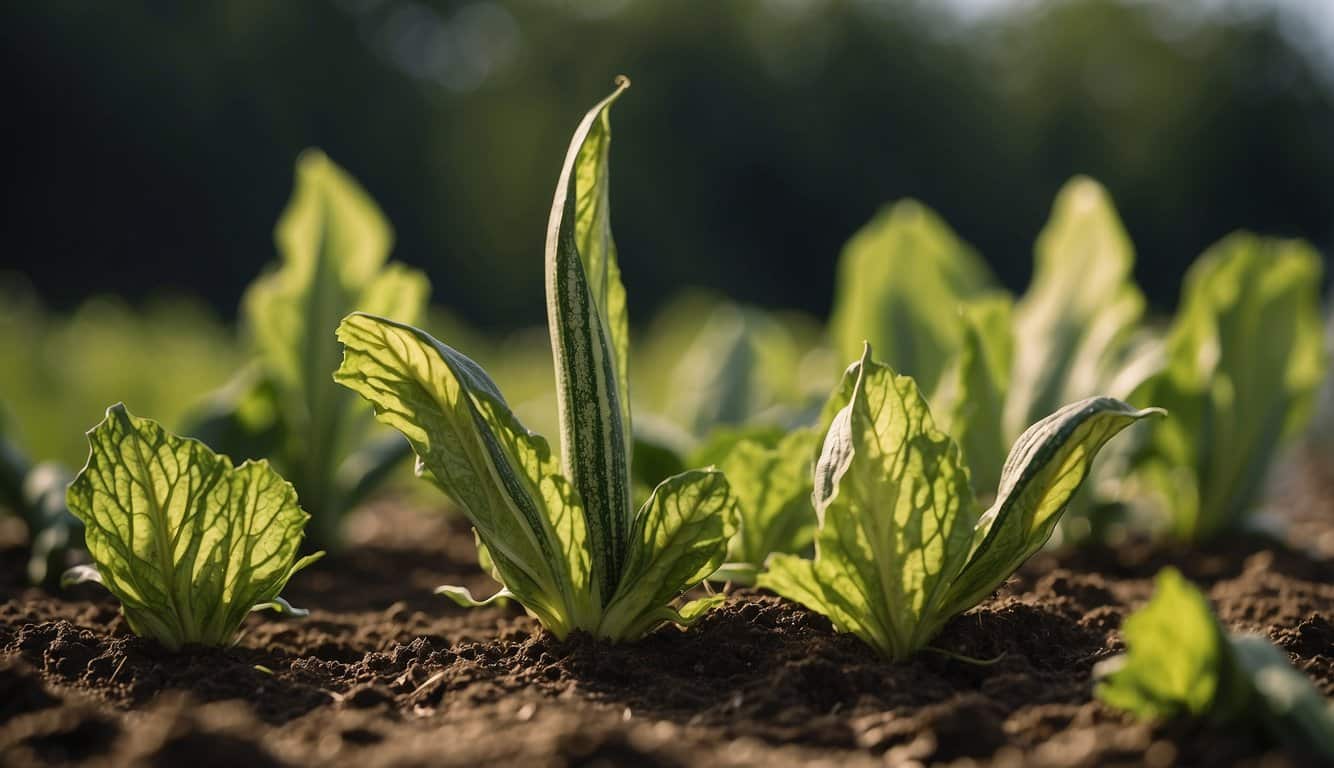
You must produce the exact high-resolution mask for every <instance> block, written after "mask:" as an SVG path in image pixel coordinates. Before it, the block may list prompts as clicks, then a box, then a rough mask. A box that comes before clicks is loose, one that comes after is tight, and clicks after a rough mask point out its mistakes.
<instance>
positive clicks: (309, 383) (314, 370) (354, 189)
mask: <svg viewBox="0 0 1334 768" xmlns="http://www.w3.org/2000/svg"><path fill="white" fill-rule="evenodd" d="M275 237H276V240H277V245H278V251H279V253H280V255H281V257H282V261H281V263H280V265H279V267H278V268H277V269H274V270H273V271H271V272H269V273H268V274H266V275H264V276H262V277H261V278H260V279H258V280H257V281H255V283H253V284H252V285H251V287H250V289H249V290H248V291H247V292H246V295H245V298H244V301H243V304H242V310H243V314H244V318H245V321H246V325H247V328H248V330H249V333H250V335H251V337H252V339H253V343H254V346H255V349H256V351H257V352H258V353H259V357H260V359H261V361H262V363H263V369H264V376H265V377H267V378H269V379H271V380H272V384H273V387H274V388H275V390H276V393H277V395H278V403H279V404H280V410H281V414H282V420H283V425H284V427H285V430H284V435H283V437H284V440H285V445H283V446H282V448H281V450H279V451H278V452H277V455H276V458H280V459H282V461H281V464H282V465H283V468H284V469H285V471H287V472H288V473H289V474H290V476H291V477H292V480H293V482H294V483H295V484H296V486H297V487H298V488H299V489H300V490H301V493H302V497H303V499H304V500H305V503H306V505H307V507H308V508H309V509H311V510H312V512H313V513H314V516H315V525H314V528H313V530H312V533H313V534H314V535H315V536H316V538H317V539H319V540H320V541H321V543H325V544H333V543H336V541H337V537H338V523H339V518H340V516H341V514H342V512H343V511H344V509H345V508H346V501H345V499H344V498H342V494H343V490H344V489H340V488H338V487H337V485H336V479H335V475H336V473H337V471H338V466H339V464H340V463H341V462H342V461H343V458H344V456H345V454H346V453H347V451H349V450H350V449H351V447H352V446H353V445H355V444H356V443H358V442H360V440H361V439H362V438H364V437H365V435H366V427H367V426H368V421H367V420H368V417H366V416H364V414H363V413H360V412H358V411H357V410H356V407H357V405H358V403H357V400H356V398H353V397H351V396H350V395H349V393H347V392H345V391H343V390H341V389H339V388H338V387H337V386H335V385H334V384H333V382H331V381H330V380H329V372H330V371H332V370H333V369H334V368H336V367H337V366H338V360H339V350H338V345H337V344H336V343H335V342H334V339H333V338H332V337H331V336H330V335H329V329H331V328H335V327H337V325H338V322H339V321H340V320H342V318H343V316H344V315H346V314H348V313H349V312H352V311H354V310H362V311H365V312H369V313H373V314H378V315H392V316H394V317H396V318H399V319H400V320H403V321H404V322H409V323H411V322H416V320H417V318H418V316H419V315H420V314H421V313H422V311H423V310H424V308H425V304H426V297H427V293H428V291H429V284H428V282H427V280H426V277H425V276H424V275H423V274H421V273H420V272H417V271H416V270H412V269H408V268H406V267H404V266H403V265H401V264H394V263H390V264H386V259H387V258H388V255H389V250H390V248H391V246H392V242H393V233H392V231H391V229H390V227H389V224H388V222H387V221H386V220H385V218H384V216H383V215H382V214H381V213H380V211H379V209H378V208H377V207H376V206H375V203H374V202H373V201H372V200H371V199H370V197H369V196H368V195H367V194H366V192H365V191H364V190H363V189H362V188H361V187H360V186H359V185H358V184H357V183H356V182H355V181H354V180H353V179H352V177H351V176H349V175H348V174H347V173H346V172H345V171H343V170H342V169H341V168H339V167H338V166H337V165H335V164H334V163H333V162H332V161H331V160H329V158H328V157H326V156H325V155H324V154H323V153H321V152H319V151H316V150H308V151H306V152H304V153H302V155H301V157H300V158H299V159H298V160H297V167H296V188H295V190H294V191H293V194H292V199H291V202H290V203H289V204H288V206H287V210H286V211H284V213H283V215H282V218H281V220H280V221H279V222H278V227H277V230H276V233H275Z"/></svg>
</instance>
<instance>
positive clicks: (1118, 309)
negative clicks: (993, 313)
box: [1005, 177, 1144, 435]
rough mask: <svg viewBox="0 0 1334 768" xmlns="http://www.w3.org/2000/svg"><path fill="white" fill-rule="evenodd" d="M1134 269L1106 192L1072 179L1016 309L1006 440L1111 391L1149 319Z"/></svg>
mask: <svg viewBox="0 0 1334 768" xmlns="http://www.w3.org/2000/svg"><path fill="white" fill-rule="evenodd" d="M1134 264H1135V254H1134V249H1133V248H1132V246H1131V244H1130V239H1129V237H1127V235H1126V232H1125V228H1124V227H1123V226H1122V225H1121V221H1120V219H1119V218H1118V217H1117V215H1116V209H1115V208H1113V207H1112V203H1111V200H1110V199H1109V198H1108V196H1107V191H1106V190H1105V189H1103V187H1102V185H1100V184H1098V183H1097V182H1096V181H1093V180H1092V179H1089V178H1085V177H1075V178H1074V179H1072V180H1070V182H1068V183H1067V184H1066V185H1065V186H1064V187H1062V188H1061V191H1060V193H1058V194H1057V196H1056V202H1055V204H1054V205H1053V207H1052V213H1051V219H1050V221H1049V222H1048V223H1047V226H1046V227H1045V228H1044V229H1043V230H1042V233H1041V234H1040V235H1039V236H1038V241H1037V246H1036V263H1035V266H1034V274H1033V282H1032V283H1031V285H1030V286H1029V288H1028V292H1027V293H1025V294H1024V296H1023V298H1022V299H1021V300H1020V301H1019V303H1018V304H1017V305H1016V306H1015V309H1014V337H1015V342H1016V343H1015V352H1014V354H1015V357H1014V366H1013V381H1012V382H1011V386H1010V396H1009V399H1008V401H1007V403H1006V411H1005V431H1006V434H1007V435H1017V434H1019V433H1020V432H1021V431H1023V429H1024V428H1025V427H1026V426H1027V425H1029V424H1032V423H1033V422H1034V421H1036V420H1037V419H1039V418H1040V417H1041V416H1043V415H1044V414H1048V413H1051V412H1052V411H1054V410H1056V409H1057V408H1058V407H1060V406H1061V405H1062V404H1064V403H1070V402H1073V401H1075V400H1081V399H1083V398H1086V397H1090V396H1092V395H1097V394H1100V393H1104V392H1108V391H1110V390H1109V387H1108V384H1109V383H1110V382H1111V381H1112V380H1113V379H1114V378H1115V377H1116V375H1117V373H1118V372H1119V371H1120V369H1121V367H1122V366H1123V365H1124V364H1125V361H1126V355H1127V351H1128V347H1129V342H1130V340H1131V337H1132V335H1133V333H1134V331H1135V329H1136V327H1137V326H1138V323H1139V319H1140V317H1141V316H1142V315H1143V313H1144V297H1143V295H1142V294H1141V293H1140V291H1139V289H1138V288H1137V287H1135V284H1134V282H1133V270H1134ZM1115 394H1118V395H1124V394H1127V393H1121V392H1116V393H1115Z"/></svg>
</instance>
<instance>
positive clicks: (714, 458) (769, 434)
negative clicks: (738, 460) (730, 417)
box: [686, 424, 818, 467]
mask: <svg viewBox="0 0 1334 768" xmlns="http://www.w3.org/2000/svg"><path fill="white" fill-rule="evenodd" d="M787 433H788V431H787V430H785V429H783V428H782V427H779V426H774V425H770V424H748V425H746V426H744V427H733V426H724V427H719V428H717V429H715V430H713V431H712V432H710V433H709V436H708V437H706V438H704V440H703V442H701V443H700V444H699V445H697V446H695V450H693V451H691V453H690V456H689V457H688V459H687V461H686V463H687V464H691V465H693V466H697V467H707V466H710V465H718V464H722V463H723V462H724V461H726V460H727V456H728V454H730V453H731V452H732V451H733V450H734V449H735V448H736V447H737V446H738V445H740V444H742V443H755V444H757V445H762V446H764V447H765V448H775V447H777V446H778V443H779V442H780V441H781V440H782V439H783V436H784V435H786V434H787ZM817 439H818V438H817ZM816 448H818V446H815V447H813V448H812V450H813V451H815V450H816Z"/></svg>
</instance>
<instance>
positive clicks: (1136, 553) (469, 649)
mask: <svg viewBox="0 0 1334 768" xmlns="http://www.w3.org/2000/svg"><path fill="white" fill-rule="evenodd" d="M1297 474H1299V475H1300V476H1301V477H1303V478H1305V481H1304V482H1301V483H1289V484H1286V485H1284V486H1283V489H1282V492H1281V493H1280V494H1279V496H1278V501H1279V503H1280V504H1281V506H1283V507H1284V511H1285V512H1286V513H1287V515H1288V517H1290V518H1293V522H1294V524H1293V525H1292V527H1291V528H1290V529H1289V539H1291V540H1292V541H1293V544H1291V545H1290V544H1285V543H1283V542H1280V541H1277V540H1272V539H1266V538H1262V537H1251V538H1242V539H1233V540H1230V541H1227V542H1224V543H1222V544H1220V545H1217V546H1214V547H1211V548H1209V549H1207V550H1204V551H1201V552H1196V553H1192V554H1189V555H1182V556H1168V555H1162V554H1154V553H1152V552H1151V551H1150V550H1148V549H1147V548H1145V547H1143V546H1140V545H1136V544H1133V543H1132V544H1130V545H1127V546H1123V547H1118V548H1117V550H1116V551H1114V552H1113V551H1110V550H1106V551H1090V552H1084V553H1081V554H1079V555H1067V556H1057V555H1046V554H1044V555H1041V556H1039V557H1037V558H1034V559H1033V560H1032V561H1030V562H1029V563H1028V564H1027V565H1026V566H1025V567H1024V568H1023V569H1022V570H1021V571H1020V572H1019V573H1018V574H1017V575H1016V577H1015V578H1012V579H1011V580H1010V581H1009V582H1008V583H1007V584H1006V585H1005V587H1003V588H1002V589H1001V590H1000V592H999V593H998V594H997V595H995V596H993V597H992V598H991V599H989V600H987V601H986V602H984V603H983V604H982V605H981V606H980V607H978V608H977V609H975V610H973V611H970V612H968V613H966V614H964V615H963V616H960V617H958V618H956V619H955V620H954V621H953V622H951V623H950V625H949V626H948V627H947V628H946V630H945V631H944V632H943V633H942V634H941V636H940V637H939V639H938V640H937V641H936V643H935V645H936V646H937V647H939V648H941V649H943V650H947V651H951V652H954V653H957V654H963V655H967V656H970V657H975V658H985V659H995V658H997V657H999V660H997V661H995V663H993V664H991V665H989V666H977V665H973V664H969V663H965V662H961V661H958V660H955V659H953V658H950V657H947V656H945V655H942V654H936V653H931V652H926V653H922V654H920V655H919V656H918V657H917V658H915V659H914V660H913V661H912V662H910V663H906V664H901V665H890V664H886V663H884V662H882V661H880V660H879V659H878V658H877V657H876V656H875V655H874V654H873V653H872V652H871V651H870V650H869V649H867V648H866V647H864V646H863V645H861V644H860V643H859V642H858V641H857V640H855V639H854V638H852V637H850V636H844V635H835V634H834V633H833V632H832V630H831V628H830V626H829V624H828V622H827V621H826V620H825V619H824V618H822V617H820V616H818V615H816V614H813V613H811V612H809V611H806V610H804V609H802V608H800V607H798V606H796V605H795V604H792V603H788V602H785V601H783V600H781V599H778V598H775V597H772V596H770V595H767V594H763V593H759V592H755V591H746V590H740V591H737V592H735V593H733V594H732V595H731V596H730V598H729V600H728V602H727V603H726V604H725V606H724V607H723V608H722V609H720V610H718V611H715V612H714V613H712V614H710V615H709V616H707V617H706V618H705V619H703V620H702V621H700V622H699V624H697V625H696V626H695V627H694V628H692V629H690V630H689V631H686V632H681V631H678V630H676V629H672V628H666V629H661V630H659V631H658V632H656V633H655V634H653V635H652V636H650V637H649V638H648V639H646V640H645V641H643V642H641V643H638V644H633V645H625V646H608V645H604V644H600V643H597V642H594V641H592V640H591V639H589V638H587V637H584V636H574V637H571V638H569V639H567V640H565V641H563V642H562V641H557V640H556V639H554V638H553V637H552V636H550V635H547V634H544V633H542V632H541V631H540V630H539V629H538V627H537V625H536V624H535V623H534V622H533V621H531V620H530V619H528V618H526V617H524V616H522V615H521V612H520V611H518V609H517V608H509V609H506V608H489V609H478V610H472V611H468V610H464V609H460V608H456V607H454V606H453V605H452V604H451V603H449V602H448V601H447V600H445V599H444V598H441V597H437V596H435V595H433V594H432V593H431V590H432V588H433V587H434V586H436V585H438V584H442V583H453V584H464V585H466V586H469V587H470V588H472V589H473V590H474V591H475V592H487V591H489V590H490V589H491V585H490V584H489V579H488V578H486V577H485V576H483V575H481V574H480V573H479V572H478V570H477V566H476V558H475V553H474V551H473V544H472V536H471V534H470V533H469V532H468V531H467V529H466V527H464V526H462V525H460V524H459V523H457V522H450V521H448V520H447V519H446V518H444V517H442V516H440V515H437V514H430V513H420V512H413V511H411V510H409V509H406V508H403V507H398V506H394V505H390V504H385V503H381V504H380V505H378V506H376V507H372V508H371V509H368V510H366V511H364V512H363V513H362V515H361V517H360V518H358V519H357V520H355V521H354V522H355V523H356V524H357V528H358V530H356V531H354V533H355V536H354V538H355V539H357V540H359V542H360V543H357V544H354V545H351V546H349V548H348V549H347V550H346V551H345V552H344V553H341V554H337V555H332V556H330V557H328V558H326V559H325V560H323V561H322V562H320V563H318V564H316V565H315V566H314V567H312V568H311V569H310V570H308V571H306V572H303V573H301V574H300V575H298V576H297V577H296V578H295V579H294V580H293V583H292V584H291V586H290V588H289V589H288V590H287V593H286V595H287V596H288V597H289V598H290V599H291V601H292V602H293V604H295V605H298V606H301V607H308V608H310V609H312V610H311V615H310V617H309V618H308V619H305V620H288V619H281V618H270V617H269V615H267V614H263V615H261V614H256V615H252V616H251V617H250V619H249V620H248V623H247V626H246V631H245V634H244V635H243V637H242V638H241V640H240V642H239V644H238V646H237V647H236V648H233V649H230V650H227V651H216V650H214V651H199V652H193V653H184V654H180V655H173V654H170V653H167V652H166V651H164V650H162V649H161V648H159V647H158V646H156V645H155V644H154V643H153V642H151V641H146V640H141V639H139V638H136V637H134V636H132V635H130V634H129V632H128V628H127V627H126V625H125V622H124V620H123V619H121V618H120V617H119V615H118V612H117V608H116V603H115V601H114V600H113V599H111V598H110V597H108V596H107V595H106V594H105V593H102V592H100V591H99V589H98V588H97V587H94V586H81V587H78V588H75V589H73V590H70V591H68V592H66V593H63V594H56V593H51V592H47V591H43V590H39V589H32V588H28V587H26V586H24V585H23V583H22V577H21V575H22V572H23V562H24V559H25V557H26V552H25V551H24V549H23V548H22V547H21V546H20V545H19V544H18V542H16V541H13V540H12V539H11V540H10V541H8V542H7V543H5V544H4V546H3V549H0V763H4V764H6V765H8V764H14V765H24V764H38V765H43V764H66V763H82V762H87V763H99V764H108V763H109V764H117V765H119V764H127V763H133V762H136V761H137V762H141V763H145V764H180V763H181V762H183V761H184V760H186V759H187V758H188V760H189V762H190V763H191V764H192V765H195V766H206V765H228V766H235V765H245V766H248V768H259V767H260V766H265V765H281V764H321V765H357V766H370V765H384V764H403V765H479V764H497V763H499V764H508V763H522V764H524V765H525V766H542V765H564V764H602V765H618V764H633V765H636V766H641V767H647V766H659V765H663V766H669V765H685V764H700V765H756V764H766V765H771V766H772V765H785V764H795V763H810V762H812V761H824V762H825V763H826V764H830V765H834V764H837V765H856V764H861V763H867V764H871V763H875V764H880V763H881V762H882V761H885V760H886V758H888V759H889V762H903V761H908V760H913V761H918V762H921V763H933V762H950V761H955V760H959V759H963V758H973V759H974V760H973V763H974V764H976V763H982V764H993V765H1014V766H1020V765H1047V764H1050V765H1093V764H1099V765H1106V764H1117V763H1125V764H1147V765H1169V764H1198V765H1222V764H1231V763H1252V764H1257V765H1258V764H1261V763H1263V764H1264V765H1266V766H1270V765H1302V764H1305V763H1306V762H1308V760H1307V758H1305V757H1304V756H1302V755H1299V754H1294V753H1290V752H1284V751H1281V750H1276V749H1274V748H1272V747H1269V746H1267V745H1266V744H1265V743H1264V741H1263V740H1262V739H1261V738H1260V737H1258V736H1257V735H1255V734H1250V733H1246V732H1244V731H1239V730H1237V729H1228V730H1219V729H1211V728H1209V727H1207V726H1205V725H1201V724H1180V725H1167V726H1162V727H1159V728H1156V729H1155V728H1152V727H1149V726H1147V725H1143V724H1139V723H1136V722H1134V721H1132V720H1131V719H1130V718H1129V717H1128V716H1125V715H1122V714H1119V713H1117V712H1115V711H1113V710H1110V709H1108V708H1106V707H1104V706H1102V705H1101V704H1099V703H1098V702H1096V701H1095V700H1094V699H1093V697H1092V682H1091V673H1092V668H1093V665H1094V664H1095V663H1097V662H1098V661H1099V660H1101V659H1104V658H1106V657H1108V656H1110V655H1113V654H1115V653H1116V652H1118V651H1119V650H1120V644H1119V639H1118V634H1117V629H1118V627H1119V626H1120V623H1121V621H1122V619H1123V618H1124V617H1125V616H1126V614H1127V613H1128V612H1129V611H1131V610H1133V609H1134V608H1136V607H1138V606H1139V605H1140V604H1142V603H1143V601H1144V600H1146V599H1147V598H1148V596H1149V594H1150V592H1151V590H1152V577H1153V575H1154V574H1155V573H1156V572H1157V570H1158V568H1159V567H1161V566H1162V565H1165V564H1169V563H1170V564H1173V565H1176V566H1177V567H1178V568H1180V569H1181V570H1182V571H1183V572H1184V573H1185V574H1186V575H1187V576H1188V577H1189V578H1191V579H1193V580H1194V581H1196V582H1197V583H1199V584H1201V585H1202V586H1204V587H1206V588H1207V591H1208V594H1209V596H1210V598H1211V599H1212V601H1213V602H1214V605H1215V607H1216V609H1217V611H1218V613H1219V616H1220V618H1221V619H1222V620H1223V621H1224V623H1226V624H1227V625H1228V626H1229V627H1231V628H1232V629H1236V630H1249V631H1257V632H1261V633H1264V634H1265V635H1267V636H1268V637H1269V638H1270V639H1271V640H1273V641H1274V642H1275V643H1276V644H1278V645H1279V646H1280V647H1281V648H1283V649H1284V650H1285V651H1287V652H1288V654H1289V656H1290V658H1291V660H1292V661H1293V663H1294V665H1295V666H1296V667H1297V668H1298V669H1301V670H1302V671H1304V672H1305V673H1306V674H1308V675H1309V676H1310V677H1311V678H1312V679H1313V680H1314V681H1315V682H1316V685H1317V686H1318V687H1319V688H1320V690H1321V691H1322V692H1323V693H1324V694H1325V695H1327V696H1328V695H1331V694H1334V655H1331V652H1330V650H1329V649H1330V648H1331V647H1334V623H1331V620H1334V610H1332V609H1334V559H1331V557H1330V552H1329V549H1330V547H1329V545H1330V543H1331V542H1332V541H1334V504H1331V503H1330V500H1331V499H1334V493H1332V492H1331V491H1330V490H1329V488H1330V486H1329V485H1328V484H1323V483H1322V484H1319V485H1315V484H1313V483H1312V482H1310V479H1311V478H1312V477H1314V476H1315V475H1316V474H1317V473H1313V472H1301V473H1297Z"/></svg>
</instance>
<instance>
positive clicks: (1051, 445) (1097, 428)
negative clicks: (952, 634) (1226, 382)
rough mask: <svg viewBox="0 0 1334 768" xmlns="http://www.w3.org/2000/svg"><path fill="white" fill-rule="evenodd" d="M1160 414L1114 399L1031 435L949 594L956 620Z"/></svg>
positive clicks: (1080, 405) (1018, 444) (1098, 400)
mask: <svg viewBox="0 0 1334 768" xmlns="http://www.w3.org/2000/svg"><path fill="white" fill-rule="evenodd" d="M1162 414H1163V410H1162V409H1160V408H1149V409H1145V410H1137V409H1135V408H1132V407H1131V406H1129V405H1127V404H1126V403H1123V402H1121V401H1120V400H1116V399H1115V398H1110V397H1091V398H1089V399H1087V400H1081V401H1079V402H1077V403H1071V404H1069V405H1067V406H1065V407H1063V408H1061V409H1060V410H1058V411H1056V412H1055V413H1053V414H1051V415H1050V416H1048V417H1047V418H1045V419H1043V420H1042V421H1039V422H1038V423H1036V424H1034V425H1033V426H1031V427H1029V428H1028V430H1027V431H1025V432H1024V434H1023V435H1021V436H1020V437H1019V439H1018V440H1017V441H1015V444H1014V446H1013V447H1012V448H1011V449H1010V455H1009V458H1007V459H1006V461H1005V466H1004V468H1003V469H1002V471H1001V480H1000V488H999V489H998V491H997V494H996V500H995V502H994V503H993V504H992V505H991V508H990V509H988V510H987V512H986V514H984V515H982V518H981V519H980V520H979V521H978V524H977V531H976V533H975V536H974V543H973V551H972V554H971V555H969V558H968V565H967V566H966V567H965V568H964V570H963V573H961V574H959V578H958V580H957V581H955V583H954V584H953V585H951V587H950V596H949V605H950V610H951V612H956V613H957V612H961V611H966V610H968V609H969V608H971V607H973V606H974V605H977V604H978V603H979V602H981V601H982V600H983V599H985V598H986V597H987V595H989V594H991V592H992V591H994V590H995V589H996V588H997V587H999V586H1000V585H1001V584H1002V583H1003V582H1004V581H1005V579H1007V578H1009V576H1010V574H1012V573H1014V571H1015V570H1016V569H1017V568H1018V567H1019V566H1020V565H1023V563H1024V561H1026V560H1027V559H1028V558H1029V557H1031V556H1032V555H1033V553H1035V552H1037V551H1038V550H1039V549H1041V548H1042V545H1043V544H1045V543H1047V539H1048V538H1050V537H1051V533H1052V530H1053V529H1054V528H1055V527H1056V523H1057V521H1059V520H1060V517H1061V513H1062V511H1064V509H1065V506H1066V504H1067V503H1068V502H1069V501H1070V498H1071V496H1073V495H1074V493H1075V492H1076V491H1077V490H1079V486H1080V485H1081V484H1082V483H1083V482H1084V478H1085V477H1087V476H1088V473H1089V467H1090V465H1091V464H1092V463H1093V459H1094V457H1096V456H1097V454H1098V451H1099V450H1101V449H1102V447H1103V445H1105V444H1106V443H1107V441H1108V440H1111V439H1112V438H1113V437H1114V436H1116V434H1117V433H1118V432H1120V431H1121V430H1123V429H1125V428H1126V427H1128V426H1130V425H1131V424H1133V423H1135V422H1136V421H1138V420H1140V419H1143V418H1147V417H1149V416H1155V415H1162Z"/></svg>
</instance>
